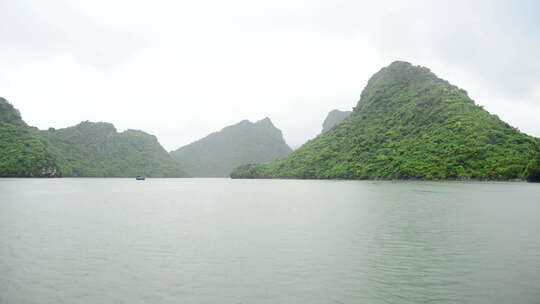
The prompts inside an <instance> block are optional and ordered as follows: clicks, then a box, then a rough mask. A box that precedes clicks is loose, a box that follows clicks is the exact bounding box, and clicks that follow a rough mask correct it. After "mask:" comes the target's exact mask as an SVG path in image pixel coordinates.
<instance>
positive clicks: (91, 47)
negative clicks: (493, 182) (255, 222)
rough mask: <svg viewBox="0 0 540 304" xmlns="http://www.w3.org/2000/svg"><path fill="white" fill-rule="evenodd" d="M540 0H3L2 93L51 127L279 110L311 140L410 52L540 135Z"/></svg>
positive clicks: (199, 130) (174, 132)
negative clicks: (378, 74)
mask: <svg viewBox="0 0 540 304" xmlns="http://www.w3.org/2000/svg"><path fill="white" fill-rule="evenodd" d="M539 3H540V2H538V1H469V0H466V1H446V3H445V2H444V1H358V0H356V1H354V0H353V1H336V0H334V1H317V0H299V1H295V0H284V1H281V0H272V1H264V2H263V1H254V0H245V1H242V0H240V1H235V0H228V1H218V0H215V1H200V0H198V1H157V0H152V1H128V0H91V1H90V0H89V1H76V0H70V1H59V0H48V1H37V0H36V1H27V0H0V14H1V20H2V24H1V25H0V43H1V45H0V96H3V97H5V98H6V99H8V100H9V101H10V102H11V103H12V104H13V105H14V106H15V107H16V108H18V109H19V110H20V111H21V113H22V115H23V119H24V120H25V121H26V122H27V123H28V124H30V125H33V126H37V127H38V128H40V129H45V128H48V127H55V128H62V127H67V126H71V125H75V124H77V123H79V122H80V121H83V120H90V121H107V122H111V123H113V124H114V125H115V126H116V127H117V129H118V130H119V131H122V130H125V129H128V128H131V129H140V130H144V131H146V132H148V133H151V134H154V135H156V136H157V137H158V139H159V141H160V142H161V144H163V146H164V147H165V148H166V149H167V150H172V149H176V148H178V147H180V146H182V145H185V144H188V143H190V142H193V141H194V140H197V139H199V138H201V137H203V136H205V135H207V134H208V133H210V132H214V131H218V130H220V129H222V128H223V127H225V126H227V125H230V124H234V123H237V122H239V121H241V120H243V119H249V120H251V121H256V120H259V119H262V118H264V117H270V118H271V119H272V121H273V122H274V124H275V125H276V126H277V127H278V128H280V129H281V130H282V131H283V133H284V136H285V139H286V141H287V142H288V143H289V144H290V145H291V146H293V147H297V146H299V145H300V144H302V143H304V142H305V141H306V140H307V139H309V138H312V137H314V136H315V135H316V134H318V133H319V132H320V130H321V124H322V122H323V120H324V118H325V116H326V114H327V113H328V112H329V111H330V110H332V109H341V110H350V109H351V108H352V107H353V106H355V105H356V103H357V101H358V98H359V95H360V93H361V91H362V89H363V88H364V86H365V84H366V82H367V80H368V79H369V77H370V76H371V75H372V74H373V73H375V72H377V71H378V70H379V69H380V68H382V67H383V66H386V65H388V64H390V63H391V62H392V61H394V60H405V61H409V62H411V63H413V64H416V65H423V66H426V67H429V68H430V69H431V70H432V71H433V72H435V73H436V74H437V75H438V76H439V77H442V78H445V79H447V80H449V81H450V82H451V83H453V84H455V85H458V86H459V87H461V88H463V89H465V90H467V91H468V92H469V95H470V96H471V97H472V98H473V99H474V100H475V101H476V102H477V103H478V104H481V105H483V106H484V107H485V109H487V110H488V111H490V112H491V113H493V114H497V115H499V117H501V118H502V119H503V120H505V121H507V122H509V123H510V124H511V125H513V126H515V127H517V128H519V129H520V130H522V131H524V132H526V133H528V134H530V135H534V136H540V57H539V54H540V16H539V13H540V4H539Z"/></svg>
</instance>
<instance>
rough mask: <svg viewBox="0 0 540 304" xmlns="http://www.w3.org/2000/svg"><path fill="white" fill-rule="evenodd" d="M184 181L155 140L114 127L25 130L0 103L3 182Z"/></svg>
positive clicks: (10, 109)
mask: <svg viewBox="0 0 540 304" xmlns="http://www.w3.org/2000/svg"><path fill="white" fill-rule="evenodd" d="M136 175H145V176H149V177H184V176H187V174H186V173H185V172H184V171H183V170H182V168H181V166H180V165H179V164H178V163H177V162H175V161H174V160H173V159H172V158H171V157H170V156H169V154H168V153H167V151H165V149H163V147H162V146H161V145H160V144H159V143H158V141H157V139H156V137H155V136H153V135H149V134H147V133H144V132H142V131H135V130H127V131H125V132H122V133H117V132H116V129H115V128H114V126H113V125H112V124H109V123H92V122H82V123H80V124H78V125H76V126H74V127H69V128H65V129H59V130H54V129H52V128H51V129H49V130H48V131H40V130H38V129H37V128H33V127H29V126H28V125H27V124H26V123H25V122H24V121H23V120H22V119H21V116H20V114H19V111H17V110H16V109H15V108H13V106H12V105H11V104H9V103H8V102H7V101H6V100H5V99H3V98H0V176H1V177H8V176H12V177H31V176H34V177H38V176H43V177H49V176H77V177H129V176H136Z"/></svg>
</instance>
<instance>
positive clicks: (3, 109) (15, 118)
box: [0, 97, 26, 125]
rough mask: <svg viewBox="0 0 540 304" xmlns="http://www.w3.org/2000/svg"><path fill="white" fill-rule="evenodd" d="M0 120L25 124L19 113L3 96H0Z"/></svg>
mask: <svg viewBox="0 0 540 304" xmlns="http://www.w3.org/2000/svg"><path fill="white" fill-rule="evenodd" d="M0 122H4V123H9V124H17V125H26V124H25V123H24V121H23V120H22V118H21V113H20V112H19V111H18V110H17V109H15V107H13V105H12V104H10V103H9V102H8V101H7V100H6V99H5V98H3V97H0Z"/></svg>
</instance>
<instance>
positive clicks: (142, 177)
mask: <svg viewBox="0 0 540 304" xmlns="http://www.w3.org/2000/svg"><path fill="white" fill-rule="evenodd" d="M135 179H136V180H145V179H146V177H144V176H142V175H139V176H135Z"/></svg>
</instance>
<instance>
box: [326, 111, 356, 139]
mask: <svg viewBox="0 0 540 304" xmlns="http://www.w3.org/2000/svg"><path fill="white" fill-rule="evenodd" d="M351 113H352V112H351V111H340V110H332V111H330V112H329V113H328V115H327V116H326V118H325V119H324V122H323V125H322V131H321V134H322V133H326V132H328V131H330V129H331V128H332V127H333V126H335V125H337V124H338V123H340V122H341V121H342V120H344V119H345V118H347V117H348V116H349V115H351Z"/></svg>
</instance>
